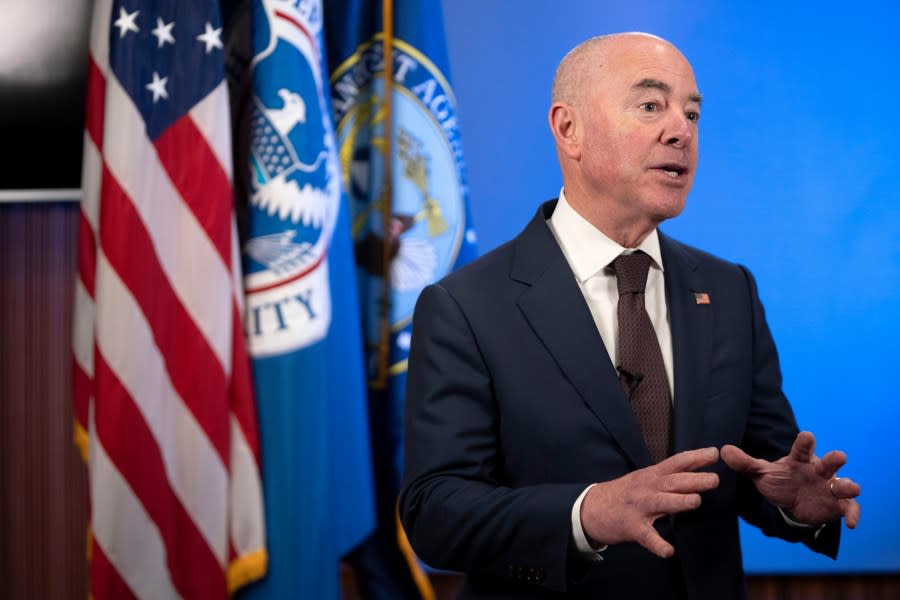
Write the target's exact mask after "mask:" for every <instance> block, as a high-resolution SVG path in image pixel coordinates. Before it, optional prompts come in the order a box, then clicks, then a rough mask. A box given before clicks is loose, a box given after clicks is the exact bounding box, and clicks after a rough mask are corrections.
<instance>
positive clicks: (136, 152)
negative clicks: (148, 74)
mask: <svg viewBox="0 0 900 600" xmlns="http://www.w3.org/2000/svg"><path fill="white" fill-rule="evenodd" d="M106 87H107V103H106V104H107V106H106V108H107V112H106V118H107V121H108V122H109V123H114V124H115V126H114V127H107V130H106V136H105V138H104V140H103V142H104V150H103V155H104V157H105V159H106V164H107V166H108V168H109V170H110V171H111V172H112V174H113V175H114V176H115V178H116V181H117V182H118V183H119V185H120V186H121V187H122V189H123V190H124V191H125V193H126V195H127V196H128V197H129V198H130V200H131V202H132V203H133V204H134V206H135V208H136V209H137V211H138V213H139V214H140V216H141V220H142V221H143V222H144V226H145V227H146V229H147V231H148V232H149V233H150V237H151V239H152V240H153V247H154V249H155V252H156V255H157V257H158V258H159V262H160V265H161V266H162V268H163V271H164V272H165V274H166V277H167V278H168V279H169V281H170V282H171V285H172V287H173V288H174V289H175V291H176V294H177V295H178V297H179V299H180V300H181V302H182V304H183V305H184V307H185V308H186V309H187V311H188V313H189V314H190V316H191V319H192V320H193V321H194V322H195V323H196V324H197V326H198V327H199V329H200V331H202V332H203V335H204V336H205V337H206V338H207V340H208V341H209V344H210V346H211V347H212V348H213V350H214V351H215V353H216V356H217V357H218V358H219V362H221V363H222V365H223V366H224V367H225V372H226V373H228V372H230V370H231V342H232V340H231V332H230V329H229V328H227V327H222V323H230V322H231V303H230V302H221V301H215V302H210V295H211V294H216V293H218V294H225V293H227V292H228V291H229V290H231V272H230V270H229V269H228V267H227V266H226V265H225V264H224V263H223V262H222V260H221V258H220V256H219V253H218V252H217V251H216V249H215V247H214V246H213V245H212V243H211V242H210V240H209V238H208V237H207V235H206V233H205V232H204V230H203V228H202V227H201V226H200V224H199V223H197V220H196V218H195V217H194V215H193V214H192V213H191V211H190V210H188V208H187V207H186V206H185V204H184V202H183V201H182V199H181V197H180V196H179V194H178V192H177V191H176V190H175V188H174V187H173V185H172V182H171V180H170V179H169V176H168V174H167V173H166V171H165V169H164V168H163V166H162V165H161V164H160V161H159V157H158V156H157V155H156V149H155V148H154V147H153V145H152V144H150V142H149V140H148V139H147V138H146V137H144V132H145V128H144V122H143V120H142V119H141V115H140V113H138V112H137V109H136V108H135V106H134V105H133V104H132V102H131V98H129V97H128V95H127V94H126V93H125V91H124V90H123V89H122V87H121V85H119V84H118V82H116V81H115V79H110V80H108V81H107V86H106ZM113 131H114V133H113ZM133 165H140V168H134V166H133ZM198 176H199V175H198Z"/></svg>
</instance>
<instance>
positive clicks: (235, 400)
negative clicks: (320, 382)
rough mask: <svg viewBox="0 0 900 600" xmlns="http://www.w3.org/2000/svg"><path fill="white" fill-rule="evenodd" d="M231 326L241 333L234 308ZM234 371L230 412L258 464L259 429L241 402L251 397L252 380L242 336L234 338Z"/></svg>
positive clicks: (250, 406) (248, 406)
mask: <svg viewBox="0 0 900 600" xmlns="http://www.w3.org/2000/svg"><path fill="white" fill-rule="evenodd" d="M232 318H233V321H232V326H233V327H234V330H235V331H238V332H243V330H244V329H243V324H242V322H241V314H240V312H239V311H238V310H237V307H235V310H234V312H233V313H232ZM232 351H233V352H234V360H233V362H232V364H233V365H234V369H233V370H232V372H231V389H232V399H231V411H232V414H233V415H234V418H235V419H236V420H237V424H238V426H239V429H240V433H241V436H242V438H243V443H244V444H248V445H249V448H250V449H251V452H252V455H253V456H254V457H255V460H256V462H257V464H258V463H259V429H258V428H257V426H256V418H255V412H254V410H253V408H254V407H253V404H252V403H251V402H245V401H242V399H244V398H252V397H253V380H252V378H251V375H250V361H249V359H248V356H247V346H246V344H245V342H244V338H243V336H235V340H234V346H233V350H232Z"/></svg>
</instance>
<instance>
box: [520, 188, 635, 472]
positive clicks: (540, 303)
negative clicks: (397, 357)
mask: <svg viewBox="0 0 900 600" xmlns="http://www.w3.org/2000/svg"><path fill="white" fill-rule="evenodd" d="M554 207H555V203H553V202H548V203H546V204H544V205H543V206H542V207H541V209H540V210H539V211H538V214H537V215H536V216H535V218H534V219H532V221H531V223H530V224H529V225H528V227H527V228H526V229H525V231H524V232H523V233H522V235H521V236H520V237H519V238H518V239H517V240H516V254H515V259H514V264H513V269H512V273H511V276H512V278H513V279H515V280H517V281H520V282H522V283H526V284H528V285H529V286H530V287H528V288H526V289H525V291H524V292H523V293H522V295H521V296H520V297H519V299H518V305H519V308H520V309H521V311H522V314H523V315H524V316H525V318H526V319H527V320H528V322H529V323H530V324H531V326H532V328H533V329H534V331H535V333H536V334H537V336H538V337H539V338H540V339H541V341H542V342H543V344H544V345H545V346H546V348H547V350H548V351H549V352H550V354H551V355H552V356H553V358H554V359H555V360H556V363H557V365H559V368H560V370H562V372H563V373H564V374H565V376H566V377H567V378H568V379H569V381H571V383H572V385H573V386H574V387H575V389H576V390H577V391H578V393H579V394H580V395H581V397H582V398H583V399H584V401H585V402H586V403H587V405H588V407H589V408H590V410H591V411H592V412H593V413H594V414H595V415H596V416H597V418H598V419H600V421H601V422H602V423H603V425H604V426H605V427H606V429H607V430H608V431H609V432H610V434H611V435H612V436H613V437H614V438H615V439H616V441H617V442H618V443H619V445H620V446H621V447H622V449H623V450H624V452H625V454H626V455H627V456H628V458H629V460H630V461H631V462H632V463H633V465H634V466H635V467H636V468H641V467H644V466H647V465H649V464H651V462H650V455H649V453H648V452H647V447H646V445H645V444H644V439H643V436H642V435H641V430H640V427H639V425H638V422H637V419H636V418H635V416H634V412H633V411H632V410H631V407H630V406H629V405H628V401H627V400H626V399H625V395H624V393H623V392H622V388H621V386H620V385H619V380H618V377H617V375H616V372H615V369H614V368H613V365H612V364H611V363H610V361H609V356H608V355H607V353H606V348H605V347H604V345H603V340H602V339H601V338H600V335H599V333H598V332H597V327H596V325H595V324H594V320H593V317H592V316H591V313H590V310H589V309H588V306H587V303H586V302H585V300H584V296H583V295H582V293H581V290H580V289H579V287H578V283H577V282H576V281H575V277H574V276H573V274H572V270H571V268H570V267H569V264H568V262H567V261H566V258H565V256H564V255H563V253H562V250H560V248H559V245H558V244H557V242H556V240H555V239H554V237H553V234H552V233H551V232H550V230H549V228H548V227H547V224H546V220H547V219H548V218H549V217H550V215H551V214H552V213H553V208H554Z"/></svg>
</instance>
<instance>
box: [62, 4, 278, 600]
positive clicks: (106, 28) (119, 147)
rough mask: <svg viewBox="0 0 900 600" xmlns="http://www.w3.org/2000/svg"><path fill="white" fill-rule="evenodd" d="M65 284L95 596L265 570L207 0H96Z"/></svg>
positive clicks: (219, 69)
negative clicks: (72, 282) (75, 223)
mask: <svg viewBox="0 0 900 600" xmlns="http://www.w3.org/2000/svg"><path fill="white" fill-rule="evenodd" d="M87 106H88V108H87V118H86V131H85V141H84V166H83V177H82V191H83V198H82V204H81V218H80V229H81V231H80V248H79V253H80V256H79V277H78V281H77V284H76V291H75V331H74V339H73V354H74V385H73V388H74V396H75V414H76V424H75V437H76V442H77V443H78V445H79V447H80V448H81V450H82V452H83V455H84V457H85V459H86V460H87V461H88V476H89V490H90V516H89V525H90V533H91V541H90V545H89V548H90V550H89V554H90V558H91V595H92V596H93V598H95V599H96V600H102V599H104V598H132V597H136V598H203V599H208V598H226V597H227V596H228V594H229V593H230V592H232V591H234V590H235V589H236V588H238V587H240V586H241V585H242V584H244V583H246V582H248V581H251V580H254V579H257V578H259V577H261V576H262V575H263V574H264V573H265V570H266V560H267V558H266V551H265V539H264V536H265V533H264V523H263V508H262V491H261V484H260V474H259V440H258V433H257V425H256V413H255V406H254V402H253V393H252V385H251V380H250V371H249V362H248V358H247V354H246V349H245V341H244V337H243V328H242V319H241V316H242V314H243V299H242V295H241V292H240V290H241V289H242V287H241V272H240V259H239V255H240V252H239V248H238V243H237V235H236V229H235V223H234V214H233V208H232V193H231V192H232V188H231V182H232V164H231V131H230V127H229V114H228V93H227V88H226V84H225V81H224V59H223V44H222V27H221V24H220V16H219V13H218V2H215V1H213V0H193V1H190V2H187V1H180V2H179V1H178V0H167V1H163V0H156V1H140V0H98V1H97V2H96V3H95V12H94V18H93V23H92V30H91V42H90V63H89V77H88V101H87Z"/></svg>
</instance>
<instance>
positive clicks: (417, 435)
mask: <svg viewBox="0 0 900 600" xmlns="http://www.w3.org/2000/svg"><path fill="white" fill-rule="evenodd" d="M414 322H415V335H414V336H413V342H412V347H411V350H410V359H409V365H410V367H409V376H408V387H407V396H406V402H407V405H406V439H405V466H404V472H405V477H404V485H403V490H402V492H401V496H400V515H401V519H402V522H403V525H404V527H405V528H406V532H407V534H408V536H409V539H410V541H411V544H412V546H413V548H414V549H415V550H416V552H417V553H418V554H419V556H420V557H421V558H422V559H423V560H425V561H426V562H427V563H429V564H431V565H432V566H435V567H439V568H445V569H454V570H461V571H465V572H467V573H469V574H483V575H486V576H488V577H490V578H492V579H500V580H503V579H508V580H510V581H515V582H520V583H526V582H527V583H533V584H536V585H541V586H546V587H548V588H551V589H554V590H557V591H563V590H565V587H566V563H567V557H568V555H569V553H570V552H571V551H572V550H571V548H570V530H571V521H570V513H571V509H572V505H573V503H574V502H575V499H576V498H577V497H578V495H579V494H580V493H581V491H582V490H583V489H584V488H585V487H586V486H587V485H588V483H589V482H584V483H583V484H581V483H578V484H572V483H563V484H551V483H548V484H537V485H531V486H521V487H516V488H511V487H508V486H504V485H502V484H501V483H500V482H502V481H503V480H504V478H503V476H502V469H503V466H502V465H503V460H502V448H501V447H500V441H499V440H500V436H499V435H498V430H499V426H500V423H499V412H498V409H497V405H496V402H495V398H494V396H493V392H492V381H491V374H490V373H489V372H488V369H487V365H486V363H485V361H484V359H483V357H482V355H481V354H480V351H479V348H478V345H477V342H476V338H475V335H474V334H473V332H472V331H471V329H470V326H469V323H468V322H467V319H466V315H465V314H464V313H463V311H462V309H461V308H460V306H459V305H458V303H457V302H456V301H455V300H454V298H453V297H452V296H451V295H450V293H449V292H448V291H447V290H446V289H445V288H443V287H441V286H440V285H434V286H429V287H428V288H426V289H425V290H424V291H423V292H422V294H421V296H420V299H419V301H418V304H417V306H416V311H415V316H414ZM523 557H527V559H523Z"/></svg>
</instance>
